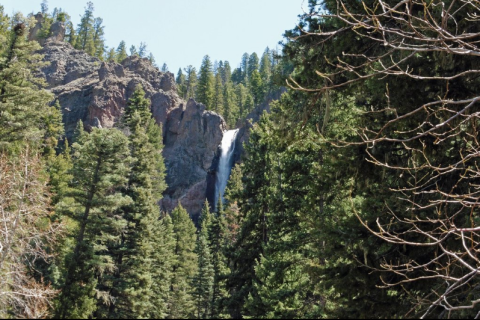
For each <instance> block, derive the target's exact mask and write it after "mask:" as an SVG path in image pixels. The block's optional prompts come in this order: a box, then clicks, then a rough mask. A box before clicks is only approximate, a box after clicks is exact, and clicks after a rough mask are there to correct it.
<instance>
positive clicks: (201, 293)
mask: <svg viewBox="0 0 480 320" xmlns="http://www.w3.org/2000/svg"><path fill="white" fill-rule="evenodd" d="M207 207H208V204H207ZM202 218H203V219H202V227H201V229H200V231H199V234H198V238H197V244H196V247H195V253H196V255H197V257H198V262H197V272H196V274H195V276H194V277H193V279H192V286H193V294H192V296H193V300H194V302H195V312H194V314H195V317H196V318H197V319H208V318H210V315H211V314H212V310H211V308H212V297H213V281H214V276H215V274H214V269H213V265H212V254H211V252H210V248H209V244H208V220H209V219H208V213H206V214H202Z"/></svg>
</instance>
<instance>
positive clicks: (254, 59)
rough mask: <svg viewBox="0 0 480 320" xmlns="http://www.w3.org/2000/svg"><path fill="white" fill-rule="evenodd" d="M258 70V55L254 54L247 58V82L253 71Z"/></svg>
mask: <svg viewBox="0 0 480 320" xmlns="http://www.w3.org/2000/svg"><path fill="white" fill-rule="evenodd" d="M258 69H259V59H258V55H257V54H256V53H255V52H254V53H252V54H251V55H250V57H249V58H248V66H247V76H248V79H249V80H251V79H252V75H253V73H254V72H255V71H258Z"/></svg>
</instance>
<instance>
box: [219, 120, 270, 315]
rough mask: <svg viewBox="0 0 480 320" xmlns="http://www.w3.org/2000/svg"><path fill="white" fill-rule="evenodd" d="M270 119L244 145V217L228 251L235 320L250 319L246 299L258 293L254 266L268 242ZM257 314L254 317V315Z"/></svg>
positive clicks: (239, 197)
mask: <svg viewBox="0 0 480 320" xmlns="http://www.w3.org/2000/svg"><path fill="white" fill-rule="evenodd" d="M269 125H270V122H269V120H268V119H267V118H266V117H262V119H261V120H260V121H259V122H258V123H256V124H255V129H254V130H253V131H252V133H251V135H250V139H249V143H248V144H247V145H246V146H245V151H246V158H245V162H244V177H243V179H242V181H243V185H244V188H243V189H242V190H241V191H240V193H239V194H238V195H236V197H235V198H236V199H237V201H238V203H239V206H240V210H241V215H242V217H243V221H242V225H241V229H240V232H239V234H238V236H237V239H236V241H235V243H234V244H233V245H232V246H231V247H230V248H228V250H226V251H225V252H226V253H227V258H228V261H229V266H230V270H231V272H230V274H229V276H228V278H227V289H228V292H229V300H228V301H227V303H226V305H227V307H228V311H229V313H230V315H231V316H232V317H233V318H240V317H242V316H249V315H250V314H251V313H249V312H250V311H249V310H245V309H244V304H245V302H246V300H247V298H248V297H249V296H250V295H252V296H253V298H256V297H257V296H258V293H257V291H256V289H255V287H254V286H253V283H255V282H256V281H258V278H257V275H256V273H255V263H256V261H258V260H259V259H260V257H261V255H262V254H263V251H264V246H265V245H266V244H267V242H268V233H269V232H268V224H267V222H268V221H267V216H268V215H269V213H270V201H271V198H270V194H271V192H272V190H271V189H270V188H271V178H272V176H271V172H270V169H271V168H272V166H273V163H272V161H271V158H270V156H271V154H270V153H269V145H268V143H267V141H268V139H267V134H268V129H267V128H268V126H269ZM253 315H254V314H253Z"/></svg>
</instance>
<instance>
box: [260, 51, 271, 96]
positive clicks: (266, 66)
mask: <svg viewBox="0 0 480 320" xmlns="http://www.w3.org/2000/svg"><path fill="white" fill-rule="evenodd" d="M271 75H272V61H271V54H270V49H269V48H268V47H267V49H265V52H264V53H263V55H262V58H261V60H260V77H261V78H262V82H263V85H264V91H265V93H267V92H269V91H270V89H271V88H269V83H270V78H271Z"/></svg>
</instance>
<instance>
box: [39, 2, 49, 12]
mask: <svg viewBox="0 0 480 320" xmlns="http://www.w3.org/2000/svg"><path fill="white" fill-rule="evenodd" d="M40 7H41V12H42V14H43V15H46V14H47V13H48V1H47V0H43V1H42V4H41V5H40Z"/></svg>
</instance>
